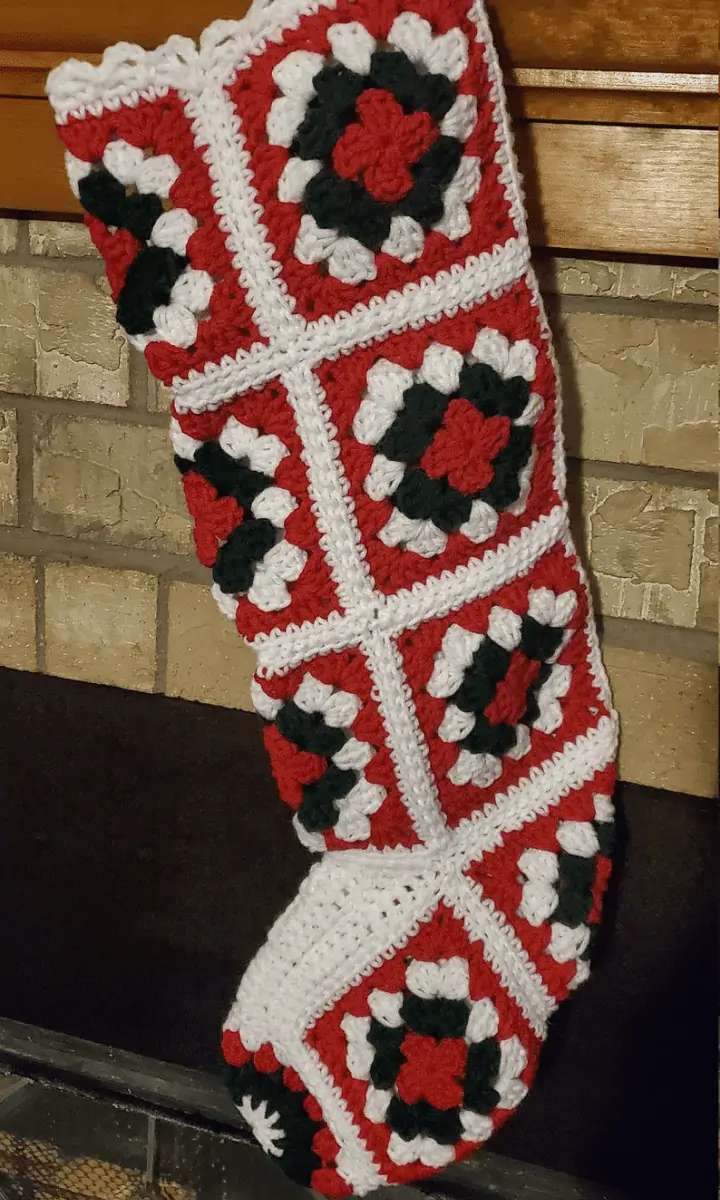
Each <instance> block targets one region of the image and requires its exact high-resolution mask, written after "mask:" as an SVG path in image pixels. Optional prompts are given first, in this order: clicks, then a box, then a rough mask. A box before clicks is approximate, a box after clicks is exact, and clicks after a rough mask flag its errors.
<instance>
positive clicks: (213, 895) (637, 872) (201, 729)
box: [0, 671, 717, 1200]
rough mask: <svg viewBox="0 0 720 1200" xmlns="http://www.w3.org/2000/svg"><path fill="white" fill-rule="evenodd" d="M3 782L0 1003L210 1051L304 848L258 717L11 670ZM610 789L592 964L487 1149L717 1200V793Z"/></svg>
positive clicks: (176, 1055)
mask: <svg viewBox="0 0 720 1200" xmlns="http://www.w3.org/2000/svg"><path fill="white" fill-rule="evenodd" d="M0 779H2V781H3V785H4V790H5V800H4V806H3V807H4V814H3V829H2V834H3V837H2V846H3V849H2V851H1V852H0V853H2V855H3V863H2V870H1V871H0V911H1V912H3V914H5V915H4V919H3V921H2V922H0V997H1V999H0V1016H2V1017H7V1018H10V1019H14V1020H17V1021H23V1022H27V1023H30V1024H34V1025H39V1026H42V1027H45V1028H46V1029H51V1030H55V1031H58V1032H61V1033H66V1034H71V1035H75V1036H79V1037H84V1038H88V1039H90V1040H93V1041H96V1042H100V1043H104V1044H106V1045H111V1046H117V1047H119V1048H121V1049H126V1050H128V1051H133V1052H135V1053H138V1054H144V1055H149V1056H151V1057H154V1058H159V1059H165V1060H167V1061H168V1062H171V1063H172V1062H174V1063H178V1064H182V1065H184V1066H189V1067H201V1068H203V1069H210V1070H213V1069H215V1067H216V1065H217V1061H218V1059H217V1050H216V1045H217V1029H218V1027H219V1025H220V1023H221V1020H222V1017H223V1015H224V1012H225V1009H226V1007H227V1005H228V1003H229V1001H230V999H231V996H232V991H233V988H234V985H235V983H236V980H237V978H238V976H239V974H240V973H241V971H242V969H243V967H244V966H245V965H246V963H247V962H248V960H249V958H250V957H251V955H252V953H253V952H254V951H255V949H257V947H258V946H259V945H260V943H261V941H262V938H263V935H264V932H265V930H266V929H267V927H268V926H269V924H270V922H271V921H272V920H273V919H274V917H275V916H276V915H277V914H278V913H279V912H280V911H281V909H282V908H283V906H284V905H285V904H286V903H287V902H288V901H289V900H290V898H291V897H292V895H293V894H294V891H295V889H296V886H297V884H298V883H299V881H300V879H301V878H302V876H303V874H304V873H305V871H306V869H307V866H308V864H309V857H308V855H306V853H305V851H304V850H303V849H302V848H301V847H300V846H298V844H297V843H296V840H295V837H294V834H293V832H292V828H291V825H290V822H289V819H288V814H287V811H286V810H284V808H283V806H282V805H281V804H280V802H279V801H278V800H277V797H276V793H275V788H274V785H273V783H272V780H271V778H270V775H269V771H268V768H267V765H266V761H265V755H264V751H263V748H262V744H261V739H260V736H259V726H258V722H257V720H256V718H254V717H252V716H250V715H247V714H244V713H235V712H229V711H227V710H222V709H215V708H208V707H204V706H201V705H195V704H190V703H186V702H183V701H177V700H168V699H166V698H164V697H160V696H144V695H137V694H133V693H128V692H122V691H116V690H114V689H111V688H99V687H94V686H92V685H85V684H77V683H69V682H66V681H62V680H57V679H50V678H46V677H41V676H31V675H23V674H19V673H14V672H9V671H7V672H0ZM618 799H619V804H620V812H621V817H622V822H621V824H622V837H621V849H620V853H619V862H618V868H617V870H616V874H615V880H614V883H613V888H612V891H611V894H610V903H609V913H608V920H607V922H606V925H605V936H604V940H603V943H602V945H601V946H600V948H599V953H598V961H597V964H596V971H595V974H594V976H593V978H592V979H591V981H590V982H589V983H588V984H587V985H586V986H585V987H584V988H583V989H582V990H581V991H580V992H579V993H578V995H577V997H575V998H574V999H573V1000H572V1001H571V1002H570V1003H568V1004H566V1005H565V1006H564V1007H563V1008H562V1009H561V1010H560V1012H559V1013H558V1015H557V1017H556V1018H555V1020H554V1023H553V1028H552V1030H551V1034H550V1038H549V1042H548V1046H547V1048H546V1052H545V1056H544V1060H543V1062H542V1065H541V1070H540V1073H539V1076H538V1080H537V1082H536V1084H535V1087H534V1089H533V1091H532V1092H531V1094H530V1096H529V1097H528V1099H527V1100H526V1101H525V1103H524V1104H523V1105H522V1107H521V1109H520V1111H519V1113H518V1115H517V1116H516V1117H515V1118H514V1119H513V1120H512V1121H511V1122H509V1123H508V1125H507V1126H506V1127H505V1128H504V1129H503V1130H502V1131H501V1133H500V1134H498V1135H497V1137H496V1138H495V1139H494V1140H493V1143H492V1149H493V1151H494V1152H497V1153H498V1154H501V1155H506V1156H508V1157H510V1158H515V1159H520V1160H525V1161H528V1162H532V1163H537V1164H540V1165H542V1166H544V1167H546V1168H551V1169H555V1170H559V1171H564V1172H567V1173H568V1174H571V1175H577V1176H579V1177H581V1178H585V1179H589V1180H595V1181H598V1182H601V1183H607V1184H611V1185H614V1186H616V1187H619V1188H622V1189H624V1190H626V1191H627V1192H629V1193H630V1194H631V1195H633V1196H636V1197H638V1200H645V1197H647V1198H648V1200H650V1198H651V1197H652V1200H663V1198H665V1197H667V1198H668V1200H670V1198H671V1197H672V1198H673V1200H675V1197H679V1196H682V1197H688V1200H690V1198H692V1200H706V1198H707V1200H710V1197H712V1196H714V1195H715V1181H716V1135H715V1130H716V1117H715V1113H716V1057H717V1056H716V1050H715V1047H716V1034H715V1020H716V1017H715V1009H716V1004H715V995H716V977H715V937H714V895H715V874H716V868H715V862H716V834H715V816H714V806H713V805H712V804H711V803H710V802H707V801H702V800H697V799H694V798H690V797H681V796H675V795H672V794H669V793H662V792H649V791H647V790H643V789H640V788H634V787H628V786H625V787H623V788H621V789H620V792H619V797H618ZM10 914H12V919H8V918H9V915H10Z"/></svg>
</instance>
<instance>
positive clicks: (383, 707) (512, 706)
mask: <svg viewBox="0 0 720 1200" xmlns="http://www.w3.org/2000/svg"><path fill="white" fill-rule="evenodd" d="M48 91H49V95H50V99H51V101H52V104H53V107H54V110H55V113H56V118H57V122H58V128H59V132H60V136H61V137H62V139H63V141H64V143H65V147H66V162H67V169H68V174H69V178H70V181H71V185H72V186H73V189H74V190H75V193H76V195H77V196H78V197H79V199H80V201H81V203H82V205H83V207H84V209H85V210H86V214H87V215H86V220H87V223H88V226H89V228H90V231H91V233H92V236H93V238H94V240H95V242H96V245H97V246H98V247H99V249H100V250H101V252H102V254H103V256H104V258H105V262H106V264H107V273H108V278H109V281H110V285H111V288H112V291H113V296H114V298H115V301H116V304H117V315H118V321H119V322H120V324H121V325H122V326H123V327H124V329H125V330H126V332H127V335H128V337H129V339H130V340H131V342H133V344H134V345H136V346H138V347H140V348H141V349H142V350H143V351H144V353H145V356H146V358H147V361H148V364H149V366H150V368H151V370H152V371H153V372H154V373H155V374H156V375H157V376H158V377H159V378H160V379H161V380H163V381H164V382H165V383H167V384H168V385H170V387H171V390H172V397H173V406H172V418H171V440H172V445H173V449H174V453H175V458H176V463H177V466H178V468H179V471H180V473H181V475H182V480H183V486H184V488H185V494H186V497H187V502H188V506H189V508H190V512H191V514H192V516H193V518H194V521H195V540H196V545H197V551H198V555H199V557H200V559H201V561H202V562H203V563H204V564H205V565H206V566H207V567H208V568H211V569H212V574H213V580H214V582H213V592H214V594H215V597H216V599H217V601H218V604H219V606H220V608H221V610H222V612H223V613H224V614H225V615H226V616H227V617H228V618H230V619H231V620H233V621H234V622H235V623H236V625H237V628H238V630H239V632H240V634H241V635H242V636H243V637H244V638H246V639H247V641H248V642H249V644H250V645H251V647H252V648H253V650H254V651H255V652H256V655H257V671H256V674H255V678H254V681H253V685H252V695H253V701H254V704H255V707H256V709H257V711H258V712H259V713H260V714H261V715H262V717H264V718H265V719H266V721H267V722H268V724H267V726H266V729H265V740H266V744H267V748H268V751H269V754H270V758H271V761H272V766H273V771H274V773H275V777H276V779H277V782H278V786H279V789H280V794H281V796H282V798H283V799H284V800H285V801H286V802H287V804H288V805H289V806H290V808H291V809H292V810H293V814H294V815H293V822H294V826H295V829H296V830H297V833H298V836H299V837H300V838H301V840H302V841H303V843H304V844H305V845H306V846H307V847H308V848H309V849H310V850H312V851H316V852H318V853H319V854H320V855H321V858H320V859H319V861H318V862H317V863H316V864H315V865H314V866H312V868H311V870H310V871H309V874H308V876H307V878H306V880H305V882H304V884H303V885H302V887H301V889H300V892H299V894H298V896H297V897H296V899H295V900H294V901H293V903H292V904H291V905H290V907H289V908H288V909H287V910H286V912H285V913H284V914H283V915H282V916H281V917H280V919H279V920H278V921H277V923H276V924H275V926H274V927H273V928H272V929H271V931H270V933H269V935H268V938H267V941H266V943H265V945H264V946H263V947H262V949H261V950H260V951H259V953H258V954H257V956H256V957H255V959H254V960H253V962H252V964H251V965H250V967H249V969H248V971H247V972H246V974H245V977H244V979H243V980H242V982H241V984H240V988H239V991H238V994H237V998H236V1000H235V1003H234V1004H233V1006H232V1009H231V1011H230V1013H229V1016H228V1018H227V1021H226V1027H225V1031H224V1036H223V1048H224V1053H225V1058H226V1060H227V1063H228V1070H229V1077H230V1086H231V1089H232V1093H233V1096H234V1098H235V1100H236V1103H237V1105H238V1107H239V1110H240V1112H241V1113H242V1115H243V1117H244V1118H245V1119H246V1120H247V1122H248V1123H249V1125H250V1126H251V1127H252V1129H253V1131H254V1133H255V1136H256V1138H257V1140H258V1141H259V1143H260V1145H261V1146H262V1147H263V1148H264V1150H265V1151H266V1152H267V1153H268V1154H269V1155H270V1156H271V1157H272V1158H274V1159H275V1160H276V1161H277V1163H278V1164H279V1165H280V1166H281V1167H282V1168H283V1169H284V1170H285V1171H286V1172H287V1173H288V1174H289V1175H290V1176H291V1177H292V1178H293V1179H295V1180H296V1181H298V1182H299V1183H302V1184H305V1185H307V1186H310V1187H312V1188H314V1189H315V1190H316V1191H318V1192H321V1193H324V1194H326V1195H328V1196H331V1197H345V1196H351V1195H366V1194H367V1193H369V1192H371V1191H373V1190H374V1189H375V1188H376V1187H379V1186H382V1185H383V1184H386V1183H407V1182H410V1181H412V1180H416V1179H419V1178H422V1177H424V1176H427V1175H431V1174H432V1173H433V1172H435V1171H438V1170H441V1169H442V1168H443V1167H445V1166H447V1165H448V1164H449V1163H451V1162H453V1161H455V1160H458V1159H460V1158H462V1157H464V1156H466V1155H468V1154H470V1153H472V1152H473V1151H474V1150H476V1149H477V1148H478V1146H480V1145H482V1144H483V1143H484V1142H485V1141H486V1140H487V1139H488V1138H489V1137H490V1135H491V1134H492V1133H493V1131H494V1130H495V1129H497V1128H498V1127H499V1126H500V1125H501V1124H502V1123H503V1122H504V1121H505V1120H506V1118H507V1117H508V1116H509V1115H510V1114H511V1113H512V1111H513V1110H514V1109H515V1108H516V1107H517V1105H518V1104H519V1103H520V1101H521V1100H522V1098H523V1096H524V1095H525V1094H526V1092H527V1089H528V1087H529V1085H530V1083H531V1081H532V1077H533V1075H534V1073H535V1069H536V1065H537V1058H538V1053H539V1050H540V1047H541V1044H542V1042H543V1040H544V1037H545V1035H546V1031H547V1025H548V1021H549V1018H550V1017H551V1015H552V1013H553V1012H554V1010H555V1009H556V1007H557V1005H558V1004H559V1003H560V1002H561V1001H562V1000H563V999H565V998H566V997H567V996H568V994H569V993H570V992H571V991H572V990H573V989H574V988H575V987H577V985H578V984H579V983H581V982H582V981H583V980H584V979H585V978H586V977H587V975H588V958H589V953H590V949H591V944H592V938H593V934H594V932H595V930H596V928H597V924H598V921H599V919H600V908H601V901H602V894H603V891H604V888H605V885H606V882H607V877H608V874H609V870H610V858H609V855H610V852H611V842H612V829H613V824H612V822H613V808H612V802H611V794H612V788H613V783H614V757H615V749H616V718H615V714H614V713H613V711H612V708H611V701H610V695H609V690H608V685H607V680H606V677H605V673H604V670H603V667H602V663H601V661H600V656H599V650H598V644H597V638H596V634H595V628H594V623H593V616H592V611H591V609H590V607H589V600H588V591H587V587H586V582H585V578H584V575H583V572H582V569H581V567H580V566H579V564H578V561H577V557H576V554H575V551H574V548H573V546H572V543H571V540H570V535H569V531H568V519H567V510H566V504H565V475H564V460H563V452H562V438H561V429H560V412H559V398H558V387H557V377H556V370H555V364H554V360H553V355H552V349H551V344H550V334H549V331H548V328H547V324H546V320H545V315H544V312H543V308H542V303H541V300H540V297H539V294H538V290H537V285H536V282H535V278H534V276H533V273H532V270H531V268H530V265H529V250H528V239H527V232H526V225H525V217H524V213H523V209H522V202H521V193H520V184H519V181H518V176H517V171H516V168H515V163H514V159H513V155H512V150H511V145H510V138H509V131H508V122H507V116H506V110H505V106H504V96H503V90H502V82H501V78H500V73H499V68H498V63H497V58H496V55H495V51H494V48H493V45H492V41H491V38H490V33H489V29H488V25H487V19H486V15H485V12H484V10H483V8H482V6H481V5H480V4H479V3H477V2H476V0H379V2H378V0H354V2H350V0H337V2H336V3H333V2H332V0H325V2H321V0H309V2H308V0H274V2H272V3H269V4H267V5H265V6H260V7H254V8H253V9H252V10H251V12H250V13H249V15H248V17H247V18H246V19H245V20H243V21H235V22H233V21H219V22H215V23H214V24H213V25H211V26H210V27H209V28H208V29H207V30H206V31H205V33H204V34H203V35H202V37H201V39H200V41H199V43H198V44H197V45H196V44H195V43H193V42H192V41H190V40H188V39H186V38H182V37H173V38H170V40H169V41H168V42H167V43H166V44H165V45H164V46H161V47H160V48H159V49H157V50H154V51H151V52H145V51H143V50H141V49H140V48H139V47H136V46H130V45H126V44H123V45H119V46H116V47H113V48H112V49H110V50H108V51H107V52H106V54H105V56H104V58H103V61H102V63H101V65H100V66H98V67H94V66H90V65H88V64H86V63H80V62H74V61H71V62H68V63H66V64H64V65H63V66H62V67H60V68H58V69H57V70H56V71H54V72H52V74H51V76H50V78H49V84H48Z"/></svg>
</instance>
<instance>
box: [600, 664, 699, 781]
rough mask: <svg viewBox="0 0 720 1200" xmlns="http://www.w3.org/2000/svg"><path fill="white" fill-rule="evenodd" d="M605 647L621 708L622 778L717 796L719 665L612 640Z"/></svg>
mask: <svg viewBox="0 0 720 1200" xmlns="http://www.w3.org/2000/svg"><path fill="white" fill-rule="evenodd" d="M603 653H604V658H605V665H606V667H607V670H608V675H609V676H610V683H611V686H612V689H613V697H614V701H615V705H616V707H617V709H618V712H619V713H620V760H619V769H620V777H621V779H625V780H627V782H628V783H641V784H645V785H647V786H649V787H661V788H667V789H668V790H670V791H676V792H688V793H690V794H691V795H694V796H714V795H715V792H716V785H717V690H716V683H715V675H716V669H715V667H714V666H713V665H712V664H711V663H697V662H686V661H684V660H683V659H678V658H664V657H663V656H662V655H659V654H649V653H647V652H645V651H642V650H629V649H625V648H622V647H619V646H612V645H607V644H606V645H605V647H604V651H603Z"/></svg>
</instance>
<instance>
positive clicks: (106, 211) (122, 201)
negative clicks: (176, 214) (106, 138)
mask: <svg viewBox="0 0 720 1200" xmlns="http://www.w3.org/2000/svg"><path fill="white" fill-rule="evenodd" d="M78 191H79V194H80V203H81V204H82V206H83V208H84V209H85V210H86V212H89V213H90V215H91V216H93V217H97V218H98V220H100V221H102V222H103V224H104V225H110V226H113V225H114V226H117V227H118V228H119V229H128V230H129V231H130V233H131V234H132V235H133V237H136V238H137V239H138V241H140V242H146V241H147V240H148V238H149V237H150V234H151V233H152V228H153V225H154V224H155V222H156V221H157V219H158V217H160V216H161V215H162V212H163V205H162V200H161V199H160V197H159V196H156V195H154V194H152V193H149V194H146V195H143V194H141V193H139V192H132V193H131V194H130V195H129V196H128V195H126V192H125V187H124V185H123V184H122V183H120V180H119V179H116V178H115V176H114V175H111V173H110V172H109V171H108V170H106V168H105V167H100V168H98V169H97V170H94V171H91V172H90V173H89V174H88V175H85V176H84V178H83V179H81V180H80V183H79V185H78Z"/></svg>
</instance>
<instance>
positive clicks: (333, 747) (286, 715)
mask: <svg viewBox="0 0 720 1200" xmlns="http://www.w3.org/2000/svg"><path fill="white" fill-rule="evenodd" d="M275 724H276V725H277V727H278V729H279V731H280V733H281V734H282V735H283V737H285V738H287V740H288V741H289V742H292V743H293V745H295V746H297V747H298V748H299V749H300V750H307V751H308V752H309V753H310V754H317V755H319V756H320V757H321V758H331V757H332V756H333V754H337V752H338V750H340V749H342V747H343V746H344V745H345V741H346V738H345V733H344V732H343V730H342V729H336V728H334V727H333V726H332V725H328V724H326V722H325V721H324V720H323V716H322V713H317V712H314V713H307V712H304V711H303V709H301V708H298V706H297V704H295V702H294V700H286V701H285V703H284V704H283V706H282V708H281V709H280V711H279V712H278V715H277V716H276V718H275Z"/></svg>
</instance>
